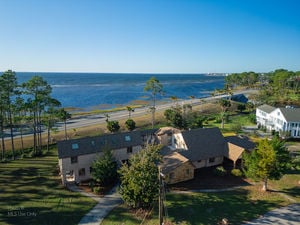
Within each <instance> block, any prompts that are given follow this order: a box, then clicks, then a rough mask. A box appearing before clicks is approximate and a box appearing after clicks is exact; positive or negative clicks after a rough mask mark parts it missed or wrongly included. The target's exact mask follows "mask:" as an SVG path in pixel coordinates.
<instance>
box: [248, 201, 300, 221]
mask: <svg viewBox="0 0 300 225" xmlns="http://www.w3.org/2000/svg"><path fill="white" fill-rule="evenodd" d="M258 224H263V225H264V224H276V225H299V224H300V204H292V205H289V206H286V207H282V208H279V209H274V210H272V211H270V212H268V213H266V214H265V215H263V216H262V217H261V218H258V219H256V220H253V221H251V222H249V223H245V224H244V225H258Z"/></svg>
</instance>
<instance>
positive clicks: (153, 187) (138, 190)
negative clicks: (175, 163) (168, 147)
mask: <svg viewBox="0 0 300 225" xmlns="http://www.w3.org/2000/svg"><path fill="white" fill-rule="evenodd" d="M160 148H161V147H160V146H159V145H147V146H146V148H145V149H143V150H141V151H140V152H138V153H137V154H135V155H133V156H132V157H131V158H130V159H129V164H123V165H122V167H121V168H120V169H119V171H118V172H119V175H120V180H121V185H120V194H121V196H122V199H123V200H124V202H125V203H126V204H128V205H129V206H130V207H133V208H148V207H151V206H152V205H153V203H154V202H155V201H156V200H157V198H158V190H159V183H158V164H159V162H160V160H161V155H160V153H159V151H160Z"/></svg>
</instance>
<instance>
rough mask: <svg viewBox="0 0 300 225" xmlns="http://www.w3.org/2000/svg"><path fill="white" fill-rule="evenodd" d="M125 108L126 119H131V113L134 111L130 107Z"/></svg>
mask: <svg viewBox="0 0 300 225" xmlns="http://www.w3.org/2000/svg"><path fill="white" fill-rule="evenodd" d="M126 108H127V111H128V119H130V118H131V113H132V112H134V109H133V108H131V107H130V106H126Z"/></svg>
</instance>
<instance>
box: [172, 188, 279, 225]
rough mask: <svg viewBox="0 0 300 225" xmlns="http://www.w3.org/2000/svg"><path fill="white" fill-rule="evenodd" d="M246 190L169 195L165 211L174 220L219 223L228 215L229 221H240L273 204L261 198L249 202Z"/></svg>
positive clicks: (250, 218)
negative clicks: (166, 210)
mask: <svg viewBox="0 0 300 225" xmlns="http://www.w3.org/2000/svg"><path fill="white" fill-rule="evenodd" d="M248 194H249V191H247V190H244V189H240V190H236V191H229V192H219V193H193V194H169V195H168V196H167V199H168V206H167V208H168V213H169V217H170V218H171V220H172V221H173V222H179V221H181V222H182V221H186V222H188V223H189V224H197V225H199V224H205V225H206V224H218V223H219V222H220V221H221V220H222V219H223V218H227V219H228V221H229V223H230V224H241V223H242V222H243V221H249V220H252V219H255V218H257V217H258V216H259V215H262V214H264V213H266V212H267V211H269V210H270V209H272V208H273V207H275V206H276V203H272V202H269V201H264V200H256V201H251V200H249V199H248Z"/></svg>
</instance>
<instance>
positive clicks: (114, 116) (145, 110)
mask: <svg viewBox="0 0 300 225" xmlns="http://www.w3.org/2000/svg"><path fill="white" fill-rule="evenodd" d="M256 92H257V90H244V91H237V92H234V94H245V95H248V94H251V93H256ZM224 97H228V95H218V96H212V97H207V98H202V99H193V100H182V101H178V104H179V105H184V104H192V105H193V106H195V105H200V104H203V100H205V102H209V101H213V100H218V99H221V98H224ZM172 105H174V103H165V104H160V105H157V106H156V111H164V110H166V109H168V108H170V107H171V106H172ZM145 114H150V111H149V107H148V106H146V107H141V108H137V109H135V111H134V112H133V113H131V117H132V118H134V117H136V116H141V115H145ZM126 118H128V111H127V110H123V111H118V112H113V113H109V119H110V120H120V119H126ZM105 120H106V117H105V114H98V115H89V116H81V117H74V118H72V119H70V120H68V122H67V129H76V128H80V127H87V126H91V125H95V124H103V123H105ZM56 126H57V128H58V129H59V130H63V129H64V123H63V122H59V123H57V124H56ZM5 133H6V135H7V136H9V131H8V130H7V131H5ZM29 135H31V134H29ZM18 136H19V135H15V137H18ZM25 136H26V135H25ZM6 138H7V139H8V138H9V137H6Z"/></svg>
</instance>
